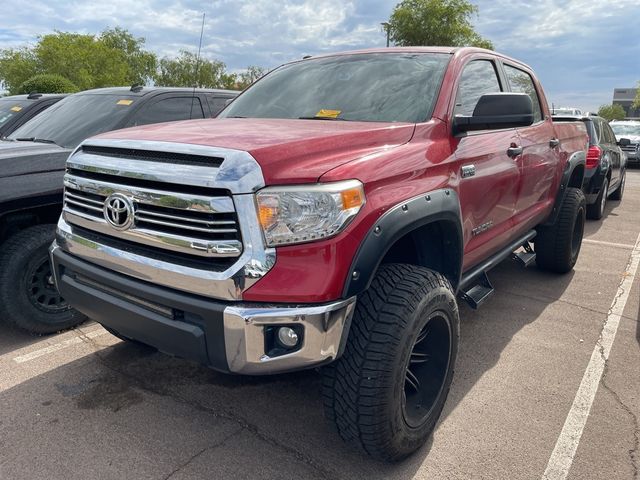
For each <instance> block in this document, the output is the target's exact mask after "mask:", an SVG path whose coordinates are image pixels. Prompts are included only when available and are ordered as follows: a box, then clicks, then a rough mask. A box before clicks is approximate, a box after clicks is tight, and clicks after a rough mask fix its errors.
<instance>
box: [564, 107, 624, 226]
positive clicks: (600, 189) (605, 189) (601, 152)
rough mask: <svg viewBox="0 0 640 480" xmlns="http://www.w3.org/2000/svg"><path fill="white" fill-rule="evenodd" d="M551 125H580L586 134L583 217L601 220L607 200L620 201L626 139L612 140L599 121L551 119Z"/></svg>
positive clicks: (592, 117)
mask: <svg viewBox="0 0 640 480" xmlns="http://www.w3.org/2000/svg"><path fill="white" fill-rule="evenodd" d="M553 119H554V120H555V121H563V120H566V121H575V120H576V119H579V120H581V121H582V122H584V124H585V126H586V127H587V132H588V134H589V150H588V151H587V163H586V169H585V174H584V182H583V185H582V190H583V191H584V194H585V196H586V197H587V217H588V218H591V219H593V220H598V219H600V218H602V215H603V213H604V207H605V205H606V203H607V198H611V199H613V200H622V194H623V192H624V181H625V174H626V155H625V153H624V152H623V150H622V148H621V147H623V146H627V145H628V144H629V140H628V139H623V138H621V139H620V141H618V140H616V136H615V134H614V133H613V130H612V129H611V127H610V126H609V122H607V120H605V119H604V118H602V117H598V116H595V115H589V116H565V117H557V116H554V117H553Z"/></svg>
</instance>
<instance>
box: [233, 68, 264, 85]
mask: <svg viewBox="0 0 640 480" xmlns="http://www.w3.org/2000/svg"><path fill="white" fill-rule="evenodd" d="M266 73H267V69H266V68H262V67H256V66H254V65H252V66H249V67H247V69H246V70H245V71H244V72H242V73H240V74H238V76H237V81H236V88H238V89H239V90H244V89H245V88H247V87H248V86H249V85H251V84H252V83H253V82H255V81H256V80H258V79H260V78H261V77H263V76H264V75H265V74H266Z"/></svg>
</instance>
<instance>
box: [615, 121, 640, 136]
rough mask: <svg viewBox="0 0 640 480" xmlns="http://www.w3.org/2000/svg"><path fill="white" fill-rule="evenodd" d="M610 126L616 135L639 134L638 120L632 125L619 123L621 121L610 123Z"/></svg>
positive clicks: (639, 124) (639, 123) (639, 125)
mask: <svg viewBox="0 0 640 480" xmlns="http://www.w3.org/2000/svg"><path fill="white" fill-rule="evenodd" d="M610 125H611V128H612V129H613V133H615V134H616V136H618V137H619V136H621V135H638V136H640V122H638V123H637V124H634V125H630V124H621V123H617V124H616V123H611V124H610Z"/></svg>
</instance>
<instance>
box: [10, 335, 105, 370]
mask: <svg viewBox="0 0 640 480" xmlns="http://www.w3.org/2000/svg"><path fill="white" fill-rule="evenodd" d="M106 333H107V331H106V330H103V329H100V330H94V331H92V332H89V333H84V334H82V335H78V336H76V337H73V338H70V339H69V340H65V341H63V342H60V343H54V344H53V345H49V346H48V347H44V348H40V349H38V350H34V351H33V352H29V353H26V354H24V355H19V356H17V357H14V359H13V361H14V362H16V363H24V362H28V361H30V360H34V359H36V358H38V357H41V356H43V355H47V354H49V353H53V352H57V351H58V350H62V349H63V348H67V347H70V346H71V345H77V344H78V343H82V341H83V338H96V337H99V336H100V335H105V334H106Z"/></svg>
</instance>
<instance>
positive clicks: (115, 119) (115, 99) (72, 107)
mask: <svg viewBox="0 0 640 480" xmlns="http://www.w3.org/2000/svg"><path fill="white" fill-rule="evenodd" d="M136 100H137V97H133V96H127V95H113V94H109V95H106V94H75V95H71V96H69V97H66V98H64V99H62V100H60V101H59V102H58V103H56V104H55V105H53V106H52V107H50V108H48V109H47V110H45V111H44V112H42V113H41V114H40V115H38V116H36V117H34V118H33V119H31V120H29V121H28V122H27V123H25V124H24V125H23V126H22V127H20V128H19V129H17V130H16V131H15V132H13V133H12V134H11V135H9V139H11V140H17V139H35V140H40V141H50V142H53V143H56V144H58V145H60V146H61V147H65V148H75V147H77V146H78V144H79V143H80V142H81V141H83V140H84V139H85V138H89V137H92V136H94V135H97V134H99V133H102V132H108V131H109V130H113V129H115V128H116V127H117V126H118V124H119V123H120V121H121V120H122V119H123V118H124V117H125V115H126V114H127V112H128V111H130V109H131V107H132V106H133V105H135V102H136Z"/></svg>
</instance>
